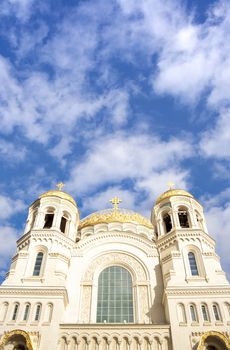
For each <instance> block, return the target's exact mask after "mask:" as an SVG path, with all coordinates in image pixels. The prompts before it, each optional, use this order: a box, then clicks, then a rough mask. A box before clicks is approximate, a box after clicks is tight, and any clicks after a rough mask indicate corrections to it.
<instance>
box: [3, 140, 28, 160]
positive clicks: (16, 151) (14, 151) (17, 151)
mask: <svg viewBox="0 0 230 350" xmlns="http://www.w3.org/2000/svg"><path fill="white" fill-rule="evenodd" d="M0 155H1V157H3V158H7V159H11V160H12V161H14V162H18V161H21V160H23V159H24V158H25V156H26V149H25V147H18V148H16V147H15V145H14V144H13V142H8V141H5V140H3V139H1V138H0Z"/></svg>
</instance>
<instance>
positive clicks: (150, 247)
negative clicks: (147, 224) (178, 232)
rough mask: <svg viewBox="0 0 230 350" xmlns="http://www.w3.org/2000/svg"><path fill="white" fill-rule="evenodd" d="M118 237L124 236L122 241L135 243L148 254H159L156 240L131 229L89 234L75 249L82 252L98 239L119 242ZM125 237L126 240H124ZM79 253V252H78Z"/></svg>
mask: <svg viewBox="0 0 230 350" xmlns="http://www.w3.org/2000/svg"><path fill="white" fill-rule="evenodd" d="M118 238H122V243H126V244H127V243H129V242H132V244H133V243H134V245H135V246H138V247H139V248H141V249H142V250H144V251H145V253H147V254H148V256H157V257H158V256H159V254H158V252H157V250H156V244H155V242H153V241H151V240H150V239H148V238H147V237H146V238H145V237H143V236H140V235H139V234H138V233H132V232H129V231H126V232H124V231H122V232H120V231H111V232H103V233H97V234H95V235H91V236H87V237H85V238H83V239H82V240H80V241H79V243H78V246H77V248H76V249H75V253H77V252H81V250H83V249H85V248H86V247H88V246H90V245H92V244H93V245H95V242H98V241H107V240H109V242H110V243H111V242H117V239H118ZM124 239H125V240H124ZM77 254H78V253H77Z"/></svg>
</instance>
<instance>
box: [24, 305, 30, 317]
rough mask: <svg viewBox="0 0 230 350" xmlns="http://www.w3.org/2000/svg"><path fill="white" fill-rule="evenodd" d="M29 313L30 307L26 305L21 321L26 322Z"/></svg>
mask: <svg viewBox="0 0 230 350" xmlns="http://www.w3.org/2000/svg"><path fill="white" fill-rule="evenodd" d="M29 311H30V305H29V304H26V307H25V311H24V316H23V321H27V320H28V316H29Z"/></svg>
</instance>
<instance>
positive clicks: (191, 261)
mask: <svg viewBox="0 0 230 350" xmlns="http://www.w3.org/2000/svg"><path fill="white" fill-rule="evenodd" d="M188 260H189V265H190V270H191V275H192V276H198V275H199V273H198V268H197V264H196V258H195V255H194V253H192V252H189V253H188Z"/></svg>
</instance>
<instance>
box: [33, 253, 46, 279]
mask: <svg viewBox="0 0 230 350" xmlns="http://www.w3.org/2000/svg"><path fill="white" fill-rule="evenodd" d="M43 255H44V254H43V253H42V252H39V253H38V254H37V257H36V261H35V264H34V271H33V276H39V275H40V273H41V267H42V260H43Z"/></svg>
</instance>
